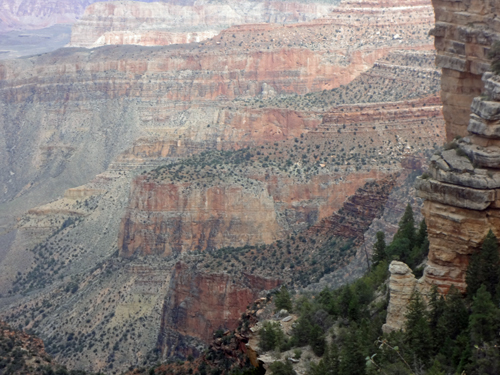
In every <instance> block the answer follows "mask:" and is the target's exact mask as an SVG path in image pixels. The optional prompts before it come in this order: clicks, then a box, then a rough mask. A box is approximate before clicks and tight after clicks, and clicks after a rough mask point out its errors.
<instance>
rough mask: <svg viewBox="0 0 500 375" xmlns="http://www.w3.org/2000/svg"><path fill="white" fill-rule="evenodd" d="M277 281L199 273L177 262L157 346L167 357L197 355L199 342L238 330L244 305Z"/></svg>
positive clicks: (244, 274)
mask: <svg viewBox="0 0 500 375" xmlns="http://www.w3.org/2000/svg"><path fill="white" fill-rule="evenodd" d="M280 283H281V281H280V280H278V279H266V278H262V277H259V276H255V275H251V274H247V273H245V272H244V271H242V273H241V274H240V275H228V274H224V273H223V274H217V273H215V274H214V273H211V274H206V273H200V271H198V270H196V269H190V267H189V266H187V265H186V264H184V263H178V264H176V266H175V270H174V272H173V274H172V279H171V282H170V292H169V293H168V294H167V296H166V299H165V304H164V305H163V312H162V322H161V327H160V334H159V337H158V347H159V349H160V350H161V353H162V355H163V356H165V357H169V356H171V355H178V354H179V353H182V354H183V355H185V356H187V355H188V354H189V353H190V352H191V353H194V354H199V353H196V352H197V348H196V345H193V344H196V341H199V342H201V343H202V345H203V344H205V345H206V344H207V343H209V342H210V341H211V340H212V338H213V333H214V332H215V331H216V330H218V329H220V328H222V329H224V330H226V329H229V330H233V329H235V328H236V327H237V325H238V322H239V319H240V317H241V313H242V309H241V307H242V306H248V304H250V303H251V302H253V301H254V300H255V299H256V298H257V296H258V294H259V292H261V291H263V290H271V289H274V288H276V287H278V286H279V285H280Z"/></svg>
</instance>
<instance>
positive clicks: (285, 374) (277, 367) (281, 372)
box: [269, 361, 295, 375]
mask: <svg viewBox="0 0 500 375" xmlns="http://www.w3.org/2000/svg"><path fill="white" fill-rule="evenodd" d="M269 369H270V370H271V371H272V373H273V374H274V375H295V371H294V370H293V366H292V364H291V363H290V362H288V361H285V363H283V362H280V361H276V362H273V363H272V364H271V365H270V366H269Z"/></svg>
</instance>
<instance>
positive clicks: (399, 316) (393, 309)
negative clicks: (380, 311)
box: [382, 260, 417, 333]
mask: <svg viewBox="0 0 500 375" xmlns="http://www.w3.org/2000/svg"><path fill="white" fill-rule="evenodd" d="M389 272H390V273H391V276H390V278H389V298H390V303H389V306H388V307H387V320H386V323H385V324H384V325H383V326H382V330H383V331H384V332H385V333H389V332H392V331H399V330H400V329H402V328H403V326H404V323H405V321H406V317H405V315H406V312H407V308H408V301H409V300H410V298H411V295H412V294H413V292H414V291H415V287H416V285H417V279H415V276H414V275H413V272H412V271H411V269H410V267H408V266H407V265H406V264H405V263H403V262H399V261H396V260H393V261H392V262H391V264H390V266H389Z"/></svg>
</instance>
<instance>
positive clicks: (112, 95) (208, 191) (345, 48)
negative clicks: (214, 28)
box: [0, 0, 443, 373]
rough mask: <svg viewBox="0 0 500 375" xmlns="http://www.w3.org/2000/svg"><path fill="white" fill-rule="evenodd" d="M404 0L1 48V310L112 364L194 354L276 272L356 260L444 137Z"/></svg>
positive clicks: (298, 274)
mask: <svg viewBox="0 0 500 375" xmlns="http://www.w3.org/2000/svg"><path fill="white" fill-rule="evenodd" d="M177 3H179V5H183V6H184V5H193V4H183V3H190V1H186V2H184V1H178V2H177ZM266 4H267V5H266V6H267V7H271V6H273V7H275V8H276V9H277V11H276V12H277V13H276V14H278V13H279V14H288V13H291V14H292V15H293V14H294V13H293V12H295V10H294V8H293V7H296V5H293V4H292V5H290V4H288V3H266ZM272 4H274V5H272ZM229 5H230V6H235V5H232V4H229ZM254 5H255V6H260V5H259V4H257V3H255V4H254ZM404 5H405V6H404V7H401V2H400V1H391V2H383V3H378V2H373V1H372V2H368V1H357V2H350V3H345V4H343V5H341V6H340V7H338V8H335V9H334V10H332V11H331V12H330V13H329V14H328V15H326V16H325V17H324V18H323V19H321V20H319V19H318V20H314V21H310V22H301V23H290V24H285V25H277V24H257V25H255V24H245V25H235V26H232V27H230V28H228V29H225V30H223V31H221V32H220V33H219V34H218V35H217V36H215V37H213V38H210V39H206V40H204V41H202V42H193V43H190V44H184V45H179V44H176V45H169V46H138V45H135V46H131V45H106V46H103V47H98V48H94V49H92V50H88V49H86V48H81V47H74V48H67V49H62V50H59V51H56V52H53V53H50V54H46V55H41V56H34V57H31V58H25V59H21V60H16V61H10V62H9V61H3V62H0V78H1V79H0V98H1V99H0V133H1V136H0V172H1V173H0V187H1V190H0V191H2V194H3V195H2V196H1V197H2V198H1V202H2V205H1V206H0V228H1V230H0V249H1V251H2V253H1V254H0V262H1V264H0V269H1V272H0V277H1V278H2V279H1V281H0V287H1V288H2V289H1V293H2V296H1V297H0V298H1V307H0V315H1V316H2V317H5V318H6V319H7V320H9V321H10V322H13V323H14V324H16V325H17V326H19V325H21V326H23V327H24V328H27V329H33V330H34V331H35V332H37V334H39V335H40V336H41V337H43V338H44V340H46V343H47V348H48V351H49V352H50V353H52V354H54V355H55V356H56V357H57V358H58V359H60V360H61V361H63V362H64V363H65V364H67V365H68V366H70V367H72V368H84V369H87V370H92V371H104V372H107V373H119V372H120V371H122V370H124V369H126V368H127V367H129V366H132V365H133V366H149V365H151V364H153V363H155V362H156V361H157V360H158V359H159V358H158V357H157V354H156V353H157V352H158V349H160V351H161V354H162V355H165V356H175V355H178V356H179V357H185V356H186V355H187V354H190V353H192V354H196V353H198V352H200V351H201V350H203V348H204V347H205V345H206V343H207V340H208V339H210V335H211V330H213V329H217V328H219V327H221V328H224V329H225V328H231V327H233V326H234V324H235V321H236V319H237V318H238V314H239V312H242V311H243V310H244V308H245V307H246V306H245V304H246V303H248V302H250V301H252V300H253V299H254V298H255V296H256V295H257V293H258V292H259V291H262V290H266V289H268V288H273V287H275V286H277V285H278V284H279V282H280V281H281V280H278V278H277V277H276V270H280V271H279V272H280V275H281V274H283V275H284V276H285V277H286V278H287V281H289V282H290V283H292V284H293V285H296V286H297V287H299V286H300V287H305V286H306V285H307V284H308V283H310V282H311V281H313V280H314V281H318V280H319V279H320V278H321V277H322V276H323V275H324V274H325V273H329V272H331V271H332V270H339V272H338V274H337V278H336V282H338V283H342V282H345V281H346V280H350V279H352V278H353V277H355V276H356V275H357V274H359V272H360V270H361V269H362V267H357V268H350V269H347V268H346V269H345V271H343V267H345V266H346V265H347V264H350V263H351V262H353V261H355V260H356V259H358V258H359V259H361V258H360V257H358V255H359V254H357V253H356V252H357V251H358V247H357V246H358V245H359V244H360V243H362V242H363V231H364V230H365V229H366V228H367V227H368V226H369V225H370V222H371V221H372V220H373V219H374V218H376V217H377V216H378V215H379V214H380V212H381V210H382V208H383V206H384V204H386V202H387V201H388V199H389V198H388V196H389V195H390V192H391V189H392V188H393V187H394V184H395V183H396V182H397V183H398V184H399V183H400V182H401V179H399V178H398V179H396V178H395V177H394V176H395V174H396V173H397V172H400V171H401V170H402V169H405V168H406V169H408V170H411V169H419V167H420V163H419V160H420V159H421V158H422V157H423V155H424V154H425V153H426V152H428V151H429V150H430V149H432V148H433V146H434V144H435V143H441V140H442V137H443V121H442V117H441V116H440V111H439V108H440V104H439V102H438V101H437V99H436V85H435V82H436V79H437V76H438V75H437V73H436V72H435V70H433V69H432V68H431V67H429V64H428V61H429V60H430V59H432V57H431V56H432V54H430V53H429V50H430V49H431V48H432V46H431V44H430V39H429V37H428V36H427V29H428V28H429V26H430V23H431V20H432V8H430V6H429V3H428V2H424V1H420V0H417V1H413V2H406V1H405V2H404ZM135 6H136V5H134V7H135ZM303 6H304V7H305V8H304V9H306V8H307V7H309V5H303ZM118 8H120V5H117V9H118ZM196 9H197V11H199V12H201V13H200V14H202V13H203V10H202V8H196ZM273 9H274V8H273ZM307 9H309V8H307ZM307 9H306V10H307ZM273 12H274V11H273ZM280 12H281V13H280ZM307 12H308V11H307ZM307 12H306V13H307ZM259 14H261V13H259ZM191 15H193V14H191ZM221 16H223V17H224V14H221ZM89 17H90V16H89ZM92 17H94V19H96V16H95V15H93V16H92ZM135 17H136V16H134V17H130V21H131V22H132V23H133V22H136V21H134V19H135ZM145 17H146V16H145ZM148 17H149V16H148ZM148 17H146V18H148ZM193 17H194V16H193ZM259 17H261V16H260V15H259ZM293 17H299V18H297V19H298V20H299V19H300V17H301V16H300V15H298V14H296V15H293ZM111 19H112V20H113V22H114V21H117V22H118V20H117V19H116V17H110V20H111ZM101 21H102V23H101V24H104V23H105V22H106V21H105V19H102V20H100V21H99V22H101ZM287 22H288V21H287ZM353 25H354V27H353ZM97 26H98V25H97ZM97 26H96V27H97ZM145 32H148V33H149V31H148V30H146V31H145ZM155 32H156V31H155ZM169 32H170V31H169ZM193 32H198V31H196V30H194V31H193ZM134 35H135V34H134ZM144 35H146V34H144ZM154 35H155V34H154V33H152V34H147V36H148V38H149V37H152V38H154V37H155V36H154ZM165 35H166V34H165ZM108 36H109V39H108V40H105V41H104V43H108V42H110V43H111V42H113V38H112V35H111V34H108ZM125 42H128V40H127V38H125V37H124V38H122V39H121V40H119V41H118V43H125ZM139 42H140V43H144V44H151V43H153V44H154V43H157V42H156V41H153V42H149V41H139ZM158 43H163V42H161V40H160V41H159V42H158ZM168 43H170V42H168ZM375 61H378V64H377V66H376V67H375V68H374V69H370V68H371V66H372V65H373V63H374V62H375ZM369 69H370V70H369ZM365 72H366V73H365ZM351 83H352V84H351ZM415 83H418V85H417V84H415ZM342 85H344V86H342ZM364 93H368V95H365V94H364ZM340 97H342V100H340ZM337 98H338V99H339V100H337ZM362 102H363V103H362ZM292 103H301V105H303V107H301V108H299V107H298V105H295V104H292ZM341 103H342V104H341ZM364 113H369V114H370V116H366V115H363V114H364ZM405 173H407V172H406V170H405V172H404V173H403V174H405ZM367 182H368V184H367ZM360 187H362V188H361V189H359V188H360ZM353 194H354V195H355V196H354V197H352V196H353ZM350 197H351V198H350ZM387 204H389V203H387ZM391 207H394V206H391ZM338 209H341V210H342V211H340V212H338V213H335V212H336V211H337V210H338ZM393 211H397V209H395V210H393ZM360 216H363V217H362V218H360ZM344 218H345V222H344ZM7 219H9V220H10V221H9V222H8V223H7V224H5V223H6V222H7ZM4 220H5V221H4ZM319 222H321V223H323V224H324V227H322V226H315V224H318V223H319ZM311 225H312V227H311V228H312V229H311V228H309V231H308V229H307V228H308V227H309V226H311ZM294 232H297V233H300V235H298V236H296V234H295V233H294ZM314 236H316V237H314ZM285 243H286V244H285ZM236 246H238V247H239V248H235V247H236ZM292 246H293V247H292ZM311 249H312V250H311ZM332 249H334V250H332ZM199 250H210V251H199ZM359 251H361V250H359ZM276 254H279V257H278V256H276ZM360 254H361V253H360ZM365 254H366V253H365ZM332 257H333V258H332ZM238 259H239V260H238ZM363 259H365V258H363ZM18 272H19V273H18ZM249 273H252V275H254V274H255V275H260V276H259V277H257V276H255V277H253V276H250V275H249ZM235 301H236V302H237V303H235ZM191 312H192V313H191Z"/></svg>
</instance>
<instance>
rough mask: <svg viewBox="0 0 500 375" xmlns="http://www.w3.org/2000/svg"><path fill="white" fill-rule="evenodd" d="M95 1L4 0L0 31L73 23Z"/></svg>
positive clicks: (0, 17) (0, 6) (0, 15)
mask: <svg viewBox="0 0 500 375" xmlns="http://www.w3.org/2000/svg"><path fill="white" fill-rule="evenodd" d="M96 1H97V0H57V1H52V2H50V3H47V2H46V1H43V0H42V1H41V0H28V1H20V0H12V1H4V2H2V4H1V5H0V9H1V11H0V33H3V32H6V31H10V30H30V29H42V28H44V27H48V26H51V25H55V24H57V23H73V22H75V21H76V20H77V19H79V18H80V17H81V16H82V14H83V12H84V10H85V8H86V7H87V6H88V5H90V4H92V3H95V2H96ZM100 1H106V0H100ZM139 1H148V0H139ZM150 1H153V0H150Z"/></svg>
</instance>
